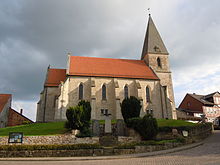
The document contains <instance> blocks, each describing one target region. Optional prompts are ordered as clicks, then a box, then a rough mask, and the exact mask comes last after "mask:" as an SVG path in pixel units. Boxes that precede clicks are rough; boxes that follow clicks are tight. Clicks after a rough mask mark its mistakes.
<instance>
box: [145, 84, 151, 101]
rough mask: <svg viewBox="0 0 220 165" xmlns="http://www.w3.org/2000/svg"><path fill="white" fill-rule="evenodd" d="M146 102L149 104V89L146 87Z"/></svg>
mask: <svg viewBox="0 0 220 165" xmlns="http://www.w3.org/2000/svg"><path fill="white" fill-rule="evenodd" d="M146 101H147V103H149V102H150V89H149V87H146Z"/></svg>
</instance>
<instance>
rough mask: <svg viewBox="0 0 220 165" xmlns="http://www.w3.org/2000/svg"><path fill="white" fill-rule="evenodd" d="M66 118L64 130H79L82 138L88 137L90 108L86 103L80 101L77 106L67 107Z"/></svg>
mask: <svg viewBox="0 0 220 165" xmlns="http://www.w3.org/2000/svg"><path fill="white" fill-rule="evenodd" d="M66 117H67V121H66V123H65V128H67V129H77V130H80V135H81V136H82V137H86V136H90V134H91V133H90V131H89V126H90V125H89V121H90V118H91V106H90V103H89V102H88V101H85V100H81V101H80V102H79V103H78V105H77V106H75V107H69V108H68V109H67V111H66Z"/></svg>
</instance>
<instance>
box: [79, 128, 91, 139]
mask: <svg viewBox="0 0 220 165" xmlns="http://www.w3.org/2000/svg"><path fill="white" fill-rule="evenodd" d="M91 136H92V133H91V131H90V129H89V128H87V127H84V128H83V129H82V130H80V133H79V134H77V135H76V137H78V138H83V137H91Z"/></svg>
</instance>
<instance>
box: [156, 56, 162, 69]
mask: <svg viewBox="0 0 220 165" xmlns="http://www.w3.org/2000/svg"><path fill="white" fill-rule="evenodd" d="M157 66H158V67H160V68H162V65H161V60H160V57H158V58H157Z"/></svg>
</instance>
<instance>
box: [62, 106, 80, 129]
mask: <svg viewBox="0 0 220 165" xmlns="http://www.w3.org/2000/svg"><path fill="white" fill-rule="evenodd" d="M82 113H83V107H82V106H75V107H69V108H68V109H67V110H66V118H67V120H68V121H67V122H66V123H65V127H66V128H69V129H78V130H80V129H81V128H82V127H83V123H82V121H81V116H82Z"/></svg>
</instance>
